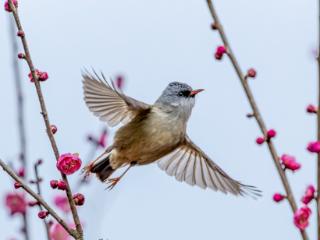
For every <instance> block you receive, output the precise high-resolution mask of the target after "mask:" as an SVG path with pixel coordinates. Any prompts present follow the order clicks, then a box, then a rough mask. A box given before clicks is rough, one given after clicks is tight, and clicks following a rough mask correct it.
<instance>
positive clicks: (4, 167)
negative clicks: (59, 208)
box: [0, 159, 78, 238]
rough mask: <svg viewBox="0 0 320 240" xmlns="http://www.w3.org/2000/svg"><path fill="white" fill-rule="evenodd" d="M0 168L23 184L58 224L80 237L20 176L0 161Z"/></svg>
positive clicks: (72, 234) (74, 235)
mask: <svg viewBox="0 0 320 240" xmlns="http://www.w3.org/2000/svg"><path fill="white" fill-rule="evenodd" d="M0 166H1V167H2V169H3V170H4V171H5V172H6V173H8V174H9V175H10V176H11V177H12V178H13V179H14V180H15V181H16V182H18V183H20V184H21V187H22V188H23V189H24V190H25V191H26V192H27V193H29V194H30V195H31V196H32V197H34V199H35V200H37V201H38V202H39V203H40V204H41V205H42V206H43V207H44V208H45V209H46V210H47V211H48V212H49V214H50V215H51V216H52V217H53V218H54V219H56V220H57V222H58V223H59V224H60V225H61V226H62V227H63V228H64V229H65V230H66V231H67V232H68V233H69V234H70V235H71V236H73V237H74V238H76V237H77V236H78V233H77V231H75V230H74V229H71V228H69V227H68V224H67V223H66V222H65V221H63V219H62V218H60V217H59V215H58V214H57V213H56V212H55V211H54V210H53V209H52V208H51V207H50V206H49V204H48V203H47V202H46V201H45V200H44V199H43V198H42V197H41V196H40V195H39V194H37V193H35V192H34V191H33V190H32V189H31V188H30V187H29V186H28V185H27V184H26V183H25V182H24V180H23V179H22V178H20V177H18V175H17V174H16V173H15V172H14V171H13V170H12V169H11V168H10V167H9V166H8V165H7V164H5V163H4V162H3V161H2V160H1V159H0Z"/></svg>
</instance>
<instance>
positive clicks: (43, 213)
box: [38, 211, 49, 219]
mask: <svg viewBox="0 0 320 240" xmlns="http://www.w3.org/2000/svg"><path fill="white" fill-rule="evenodd" d="M48 215H49V212H48V211H40V212H38V217H39V218H41V219H45V218H46V217H47V216H48Z"/></svg>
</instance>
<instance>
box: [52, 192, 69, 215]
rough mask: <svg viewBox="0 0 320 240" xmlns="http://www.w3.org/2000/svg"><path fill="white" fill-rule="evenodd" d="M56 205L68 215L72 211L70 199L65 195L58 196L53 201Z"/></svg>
mask: <svg viewBox="0 0 320 240" xmlns="http://www.w3.org/2000/svg"><path fill="white" fill-rule="evenodd" d="M53 201H54V204H55V205H56V206H57V207H58V208H59V209H60V210H61V211H63V212H65V213H68V212H69V211H70V205H69V202H68V198H67V197H66V196H65V195H57V196H55V197H54V199H53Z"/></svg>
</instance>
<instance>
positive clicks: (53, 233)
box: [50, 223, 71, 240]
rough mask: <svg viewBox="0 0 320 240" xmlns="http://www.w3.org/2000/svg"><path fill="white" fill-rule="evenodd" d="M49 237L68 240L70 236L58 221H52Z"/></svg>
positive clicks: (54, 239) (53, 239) (55, 239)
mask: <svg viewBox="0 0 320 240" xmlns="http://www.w3.org/2000/svg"><path fill="white" fill-rule="evenodd" d="M50 239H51V240H69V239H71V238H70V235H69V234H68V232H67V231H66V230H65V229H64V228H63V227H62V226H61V225H60V224H59V223H54V224H53V225H52V226H51V228H50Z"/></svg>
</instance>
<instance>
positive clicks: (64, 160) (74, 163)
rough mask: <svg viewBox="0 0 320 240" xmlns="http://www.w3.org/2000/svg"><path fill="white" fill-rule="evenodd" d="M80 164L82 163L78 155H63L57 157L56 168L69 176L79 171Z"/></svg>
mask: <svg viewBox="0 0 320 240" xmlns="http://www.w3.org/2000/svg"><path fill="white" fill-rule="evenodd" d="M81 163H82V162H81V159H80V158H79V155H78V154H71V153H65V154H62V155H61V156H60V157H59V159H58V161H57V168H58V170H59V171H60V172H62V173H64V174H66V175H70V174H73V173H74V172H76V171H77V170H79V168H80V167H81Z"/></svg>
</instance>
